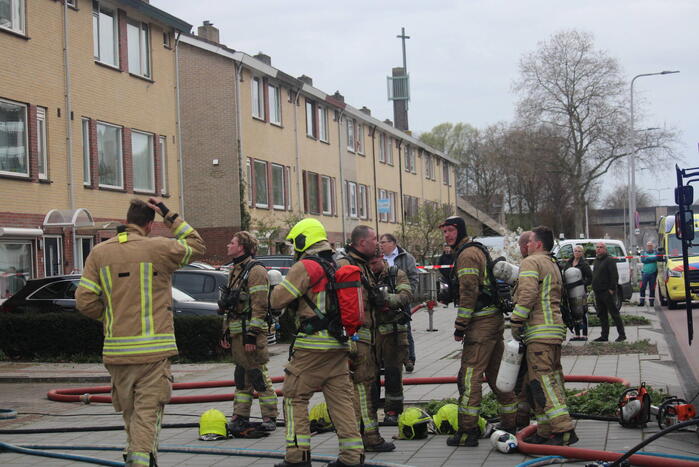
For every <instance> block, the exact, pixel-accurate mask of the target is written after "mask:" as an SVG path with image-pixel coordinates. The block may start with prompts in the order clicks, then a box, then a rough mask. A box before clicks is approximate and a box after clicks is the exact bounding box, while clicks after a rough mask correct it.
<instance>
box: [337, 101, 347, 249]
mask: <svg viewBox="0 0 699 467" xmlns="http://www.w3.org/2000/svg"><path fill="white" fill-rule="evenodd" d="M344 115H345V109H342V110H341V111H340V114H339V116H338V117H337V145H338V147H339V148H340V149H339V151H338V155H339V158H340V207H341V209H340V213H341V215H342V217H341V218H342V244H343V245H344V244H345V241H347V228H346V227H345V175H344V170H343V168H342V117H343V116H344ZM345 146H347V145H345Z"/></svg>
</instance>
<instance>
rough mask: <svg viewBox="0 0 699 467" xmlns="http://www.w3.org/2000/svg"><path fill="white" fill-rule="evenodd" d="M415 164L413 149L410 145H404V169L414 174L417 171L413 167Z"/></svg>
mask: <svg viewBox="0 0 699 467" xmlns="http://www.w3.org/2000/svg"><path fill="white" fill-rule="evenodd" d="M415 165H416V160H415V151H413V147H412V146H410V145H406V146H405V171H406V172H409V173H412V174H415V173H417V168H416V167H415Z"/></svg>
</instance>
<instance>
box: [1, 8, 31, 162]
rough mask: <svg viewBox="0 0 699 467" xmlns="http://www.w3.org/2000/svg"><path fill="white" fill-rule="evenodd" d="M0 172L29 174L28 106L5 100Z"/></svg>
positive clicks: (3, 103)
mask: <svg viewBox="0 0 699 467" xmlns="http://www.w3.org/2000/svg"><path fill="white" fill-rule="evenodd" d="M0 1H2V0H0ZM0 173H9V174H21V175H27V176H28V175H29V158H28V151H27V106H26V105H23V104H16V103H14V102H9V101H4V100H0Z"/></svg>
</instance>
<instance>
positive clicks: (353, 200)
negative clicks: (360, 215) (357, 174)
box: [347, 182, 357, 218]
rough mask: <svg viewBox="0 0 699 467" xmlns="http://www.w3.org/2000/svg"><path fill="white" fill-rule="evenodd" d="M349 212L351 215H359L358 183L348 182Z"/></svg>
mask: <svg viewBox="0 0 699 467" xmlns="http://www.w3.org/2000/svg"><path fill="white" fill-rule="evenodd" d="M347 212H349V215H350V217H355V218H356V217H357V184H356V183H354V182H347Z"/></svg>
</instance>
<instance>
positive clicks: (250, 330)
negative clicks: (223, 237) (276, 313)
mask: <svg viewBox="0 0 699 467" xmlns="http://www.w3.org/2000/svg"><path fill="white" fill-rule="evenodd" d="M254 260H255V258H254V257H252V256H250V257H248V258H245V259H244V260H243V261H241V262H240V263H238V264H236V265H235V266H233V268H232V269H231V270H230V272H229V273H228V287H230V288H231V289H236V288H242V290H241V292H242V293H243V294H245V295H246V296H244V297H243V298H241V300H240V301H239V302H238V305H237V306H236V307H235V309H234V310H233V312H232V313H229V315H228V329H230V331H231V334H242V333H243V331H245V334H246V335H247V336H249V337H255V336H257V334H259V333H261V332H266V328H267V321H266V318H267V312H268V311H269V279H268V277H267V269H266V268H265V267H264V266H262V265H261V264H258V265H257V266H253V267H252V269H251V270H250V273H249V274H248V280H247V285H246V284H243V283H242V280H241V279H242V277H241V276H242V275H243V271H244V270H245V267H246V266H247V265H248V264H250V262H251V261H254Z"/></svg>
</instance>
